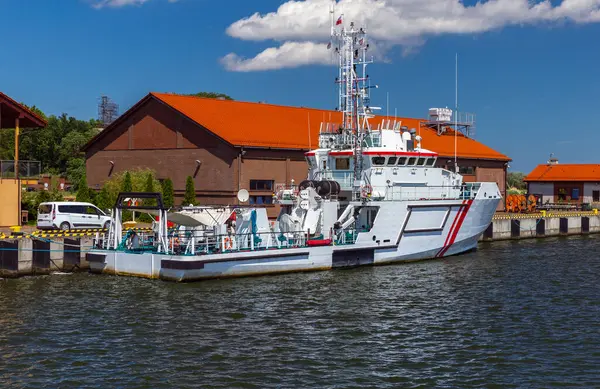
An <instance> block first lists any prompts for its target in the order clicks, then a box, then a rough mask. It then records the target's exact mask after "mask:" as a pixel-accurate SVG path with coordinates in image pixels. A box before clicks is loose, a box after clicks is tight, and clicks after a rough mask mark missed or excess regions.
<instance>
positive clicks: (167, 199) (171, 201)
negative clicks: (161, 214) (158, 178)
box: [162, 178, 175, 208]
mask: <svg viewBox="0 0 600 389" xmlns="http://www.w3.org/2000/svg"><path fill="white" fill-rule="evenodd" d="M162 196H163V204H164V206H165V208H171V207H173V206H174V205H175V193H174V190H173V181H171V179H170V178H167V179H166V180H164V181H163V183H162Z"/></svg>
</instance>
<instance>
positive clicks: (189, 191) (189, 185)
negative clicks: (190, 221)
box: [182, 176, 197, 206]
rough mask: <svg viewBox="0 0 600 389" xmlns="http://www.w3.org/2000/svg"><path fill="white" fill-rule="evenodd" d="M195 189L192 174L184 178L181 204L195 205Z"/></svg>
mask: <svg viewBox="0 0 600 389" xmlns="http://www.w3.org/2000/svg"><path fill="white" fill-rule="evenodd" d="M196 204H197V203H196V189H195V188H194V180H193V179H192V176H188V177H187V179H186V180H185V195H184V196H183V203H182V205H185V206H187V205H196Z"/></svg>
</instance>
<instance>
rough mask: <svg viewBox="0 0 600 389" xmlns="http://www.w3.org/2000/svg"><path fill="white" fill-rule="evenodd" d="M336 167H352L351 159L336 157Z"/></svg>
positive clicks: (338, 168)
mask: <svg viewBox="0 0 600 389" xmlns="http://www.w3.org/2000/svg"><path fill="white" fill-rule="evenodd" d="M335 169H336V170H348V169H350V159H349V158H336V159H335Z"/></svg>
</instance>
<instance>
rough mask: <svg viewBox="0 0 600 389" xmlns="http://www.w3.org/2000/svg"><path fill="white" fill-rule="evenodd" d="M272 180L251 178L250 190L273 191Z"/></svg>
mask: <svg viewBox="0 0 600 389" xmlns="http://www.w3.org/2000/svg"><path fill="white" fill-rule="evenodd" d="M273 183H274V181H272V180H250V190H264V191H267V190H269V191H273Z"/></svg>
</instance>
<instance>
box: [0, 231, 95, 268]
mask: <svg viewBox="0 0 600 389" xmlns="http://www.w3.org/2000/svg"><path fill="white" fill-rule="evenodd" d="M92 245H93V238H92V237H80V238H73V239H70V238H66V237H59V238H53V239H52V240H39V239H32V238H29V237H25V236H22V237H9V238H5V239H2V240H0V277H2V278H16V277H21V276H29V275H44V274H50V273H51V272H74V271H87V270H89V263H88V262H87V261H86V255H85V254H86V252H87V251H88V250H89V249H90V248H91V247H92Z"/></svg>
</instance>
